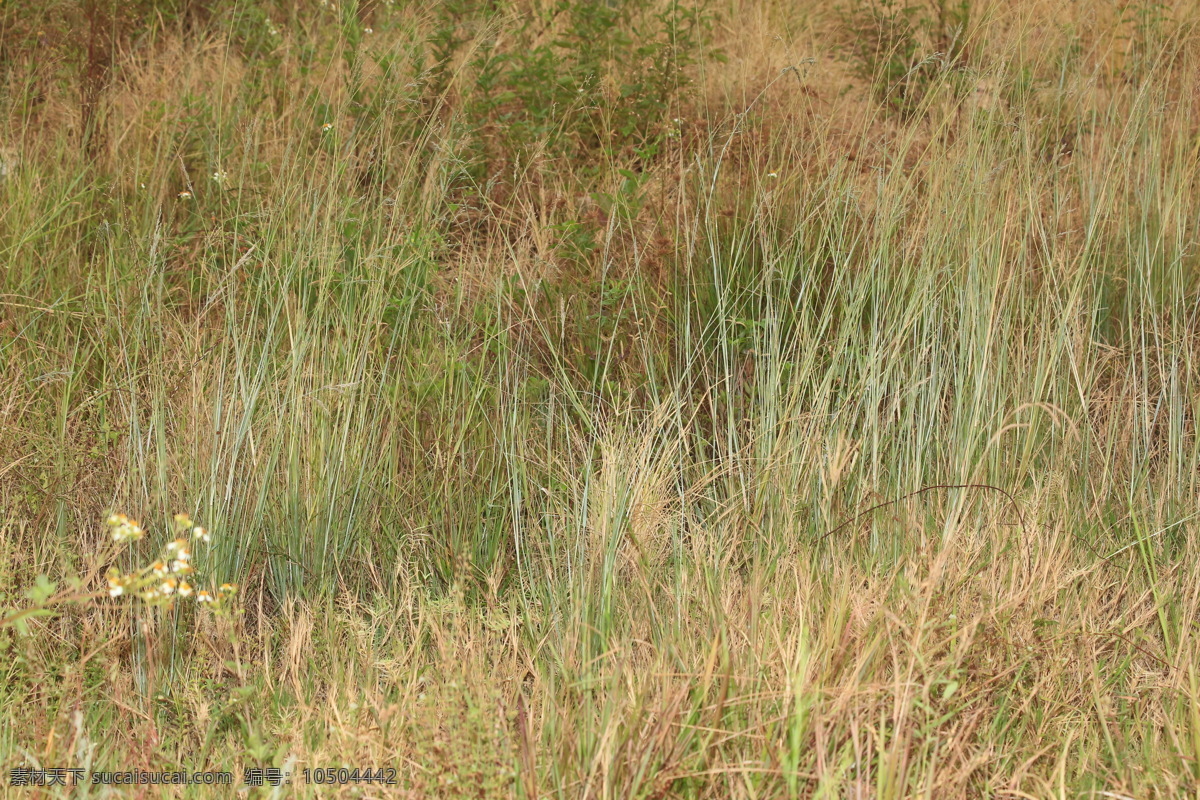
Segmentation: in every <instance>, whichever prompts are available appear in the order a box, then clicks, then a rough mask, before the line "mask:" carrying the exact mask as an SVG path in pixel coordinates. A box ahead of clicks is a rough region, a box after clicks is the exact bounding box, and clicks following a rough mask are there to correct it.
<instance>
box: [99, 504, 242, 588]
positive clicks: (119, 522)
mask: <svg viewBox="0 0 1200 800" xmlns="http://www.w3.org/2000/svg"><path fill="white" fill-rule="evenodd" d="M106 522H107V524H108V526H109V528H110V529H111V530H112V537H113V540H114V541H117V542H127V541H131V540H135V539H141V538H142V536H143V535H144V534H143V531H142V528H141V526H139V525H138V523H137V522H136V521H134V520H131V519H129V518H128V517H126V516H125V515H124V514H112V515H110V516H109V517H108V519H107V520H106ZM175 535H176V538H175V539H174V540H173V541H171V542H168V543H167V545H166V546H165V547H164V548H163V549H162V553H161V554H160V556H159V557H158V558H157V559H156V560H155V561H153V562H152V563H150V564H149V565H147V566H145V567H142V568H141V569H138V570H135V571H133V572H129V573H126V574H122V573H121V572H120V571H119V570H117V569H116V568H115V567H114V568H112V569H110V570H109V572H108V596H109V597H121V596H122V595H130V596H134V597H137V598H139V599H141V600H143V601H145V602H147V603H150V604H151V605H158V606H167V607H169V606H171V605H173V604H174V602H175V598H176V597H182V598H190V597H193V596H194V597H195V598H196V602H197V603H199V604H201V605H206V606H208V607H209V608H212V609H213V610H217V611H219V610H224V608H225V606H226V605H227V601H228V600H229V599H230V598H232V597H233V596H234V595H235V594H236V593H237V587H236V586H234V585H233V584H231V583H223V584H221V585H220V587H218V588H203V587H201V586H200V585H199V584H200V581H199V580H198V579H197V578H196V575H195V573H196V569H195V567H193V566H192V546H191V541H189V538H190V539H191V540H192V541H198V542H202V543H204V544H208V543H209V542H211V541H212V536H211V534H209V532H208V531H207V530H205V529H204V528H202V527H200V526H199V525H194V524H193V523H192V520H191V518H190V517H188V515H187V514H176V515H175Z"/></svg>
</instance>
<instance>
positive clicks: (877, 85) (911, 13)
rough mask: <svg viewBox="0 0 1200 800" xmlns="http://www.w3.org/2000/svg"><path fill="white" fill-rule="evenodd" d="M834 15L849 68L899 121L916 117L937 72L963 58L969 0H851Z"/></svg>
mask: <svg viewBox="0 0 1200 800" xmlns="http://www.w3.org/2000/svg"><path fill="white" fill-rule="evenodd" d="M839 16H840V17H841V22H842V27H843V29H844V30H845V32H846V37H845V39H844V40H843V42H842V50H843V52H844V53H845V54H846V56H847V57H848V58H849V60H850V61H851V63H852V64H853V67H854V72H855V73H856V75H857V76H858V77H860V78H862V79H863V80H865V81H867V82H868V83H869V85H870V87H871V92H872V94H873V95H874V96H875V98H876V100H878V101H879V102H880V103H882V104H883V105H884V106H885V107H886V108H887V109H888V110H889V111H891V112H893V113H896V114H899V115H900V116H901V117H902V118H904V119H911V118H913V117H914V116H916V115H917V113H918V112H919V110H920V108H921V103H922V101H923V100H924V99H925V97H926V96H928V94H929V93H930V91H931V90H932V88H933V86H934V85H935V83H936V82H937V80H938V79H939V76H941V75H942V74H943V73H945V72H946V71H947V70H953V69H957V68H959V67H961V66H962V65H963V64H965V63H966V61H967V58H968V50H967V38H966V34H967V29H968V27H969V25H970V21H971V0H934V2H932V3H929V4H919V3H914V2H912V0H854V2H853V3H852V4H851V5H849V6H846V7H842V8H840V9H839Z"/></svg>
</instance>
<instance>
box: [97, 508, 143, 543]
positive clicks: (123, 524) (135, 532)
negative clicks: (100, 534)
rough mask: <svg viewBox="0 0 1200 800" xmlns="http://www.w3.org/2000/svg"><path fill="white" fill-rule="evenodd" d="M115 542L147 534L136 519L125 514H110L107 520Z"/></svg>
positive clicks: (135, 538)
mask: <svg viewBox="0 0 1200 800" xmlns="http://www.w3.org/2000/svg"><path fill="white" fill-rule="evenodd" d="M105 524H107V525H108V528H109V530H110V531H112V538H113V541H114V542H131V541H136V540H138V539H141V538H142V537H143V536H145V535H146V533H145V531H143V530H142V526H141V525H139V524H138V521H137V520H136V519H130V518H129V517H127V516H125V515H124V514H109V515H108V519H106V520H105Z"/></svg>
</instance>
